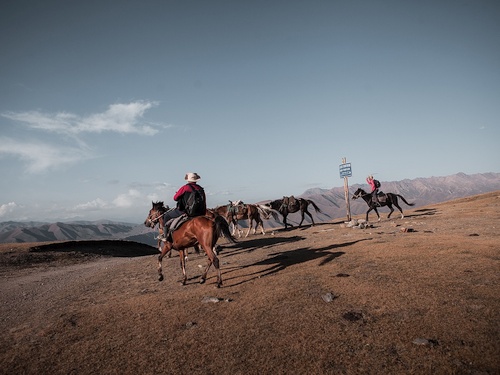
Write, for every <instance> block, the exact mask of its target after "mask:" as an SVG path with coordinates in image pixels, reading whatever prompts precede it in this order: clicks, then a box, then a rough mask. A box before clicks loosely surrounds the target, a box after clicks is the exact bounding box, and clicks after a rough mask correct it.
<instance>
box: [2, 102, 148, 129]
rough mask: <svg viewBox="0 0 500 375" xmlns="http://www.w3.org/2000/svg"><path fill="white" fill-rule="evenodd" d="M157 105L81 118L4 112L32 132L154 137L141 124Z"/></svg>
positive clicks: (124, 107) (123, 107)
mask: <svg viewBox="0 0 500 375" xmlns="http://www.w3.org/2000/svg"><path fill="white" fill-rule="evenodd" d="M156 105H158V103H156V102H147V101H138V102H131V103H127V104H121V103H119V104H112V105H110V106H109V107H108V109H107V110H106V111H105V112H103V113H96V114H92V115H90V116H87V117H80V116H77V115H75V114H72V113H67V112H59V113H55V114H47V113H42V112H39V111H29V112H18V113H16V112H5V113H2V114H1V115H2V116H3V117H6V118H8V119H11V120H14V121H19V122H23V123H26V124H27V125H28V126H29V127H31V128H32V129H38V130H44V131H48V132H53V133H58V134H65V135H73V136H74V135H77V134H80V133H102V132H106V131H109V132H116V133H122V134H142V135H154V134H156V133H158V130H157V129H155V128H154V127H152V126H150V125H148V124H140V119H141V118H142V116H143V115H144V113H145V112H146V111H147V110H148V109H150V108H152V107H154V106H156Z"/></svg>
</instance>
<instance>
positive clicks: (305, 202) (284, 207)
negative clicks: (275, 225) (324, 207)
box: [265, 196, 321, 229]
mask: <svg viewBox="0 0 500 375" xmlns="http://www.w3.org/2000/svg"><path fill="white" fill-rule="evenodd" d="M309 204H311V205H312V206H313V207H314V209H315V210H316V212H320V213H321V210H320V209H319V207H318V206H317V205H316V203H314V202H313V201H312V200H310V199H304V198H295V197H293V196H291V197H283V199H276V200H274V201H271V202H269V203H266V204H265V206H267V207H269V208H271V209H273V210H276V211H278V212H279V213H280V214H281V215H282V216H283V224H285V229H287V227H288V225H290V226H292V224H288V223H287V221H286V217H287V216H288V214H293V213H294V212H297V211H300V214H301V220H300V223H299V227H300V226H301V225H302V222H303V221H304V214H306V215H308V216H309V217H310V218H311V221H312V225H314V219H313V217H312V215H311V214H310V213H309V210H308V206H309Z"/></svg>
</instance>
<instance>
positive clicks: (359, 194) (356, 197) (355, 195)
mask: <svg viewBox="0 0 500 375" xmlns="http://www.w3.org/2000/svg"><path fill="white" fill-rule="evenodd" d="M367 195H370V194H368V193H366V192H365V193H364V194H362V191H360V192H359V193H358V194H354V195H353V196H352V199H358V198H363V197H365V196H367Z"/></svg>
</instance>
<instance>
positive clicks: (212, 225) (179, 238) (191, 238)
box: [144, 202, 236, 288]
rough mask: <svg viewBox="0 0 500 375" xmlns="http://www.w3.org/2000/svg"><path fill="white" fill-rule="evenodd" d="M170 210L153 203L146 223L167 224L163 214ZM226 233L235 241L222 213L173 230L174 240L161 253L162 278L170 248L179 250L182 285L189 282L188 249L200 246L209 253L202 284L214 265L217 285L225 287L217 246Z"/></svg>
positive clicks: (192, 220) (149, 225) (189, 221)
mask: <svg viewBox="0 0 500 375" xmlns="http://www.w3.org/2000/svg"><path fill="white" fill-rule="evenodd" d="M166 211H167V209H166V208H165V206H164V205H163V202H156V203H154V202H153V207H152V208H151V210H150V211H149V214H148V217H147V218H146V221H145V222H144V225H146V226H147V227H150V228H154V227H155V225H156V223H158V224H159V225H160V227H163V226H164V225H165V223H164V221H163V217H164V214H165V212H166ZM221 235H223V236H224V237H225V238H226V239H227V240H228V241H229V242H231V243H235V242H236V241H235V239H234V237H233V236H232V235H231V232H230V231H229V225H228V223H227V222H226V221H225V220H224V218H223V217H221V216H215V217H214V218H209V217H207V216H197V217H194V218H191V219H189V220H188V221H186V222H185V223H183V224H181V226H180V227H179V228H178V229H176V230H175V231H174V232H173V233H172V240H173V242H169V241H166V242H165V245H164V246H163V249H162V250H161V253H160V255H159V256H158V275H159V280H160V281H162V280H163V272H162V259H163V257H164V256H165V254H167V253H168V252H169V251H170V250H171V249H174V250H177V251H178V252H179V257H180V261H181V268H182V274H183V279H182V285H185V284H186V281H187V275H186V258H185V255H186V253H185V252H186V250H187V248H189V247H193V246H195V245H199V246H200V247H201V248H202V249H203V250H204V251H205V253H206V254H207V262H208V264H207V267H206V268H205V270H204V271H203V274H202V275H201V278H200V283H201V284H203V283H204V282H205V280H206V278H207V273H208V270H209V269H210V266H211V265H212V264H213V265H214V267H215V269H216V270H217V287H218V288H219V287H221V286H222V275H221V271H220V268H219V258H217V253H216V251H215V245H216V243H217V240H218V239H219V237H220V236H221Z"/></svg>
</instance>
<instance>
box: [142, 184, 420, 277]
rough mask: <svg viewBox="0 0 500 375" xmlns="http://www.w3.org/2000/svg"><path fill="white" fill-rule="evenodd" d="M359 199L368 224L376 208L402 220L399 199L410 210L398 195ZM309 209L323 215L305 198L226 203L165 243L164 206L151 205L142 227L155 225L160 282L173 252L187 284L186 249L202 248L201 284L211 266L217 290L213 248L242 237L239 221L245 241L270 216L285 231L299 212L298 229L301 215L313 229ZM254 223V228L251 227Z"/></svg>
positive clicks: (189, 222) (187, 224)
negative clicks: (396, 212)
mask: <svg viewBox="0 0 500 375" xmlns="http://www.w3.org/2000/svg"><path fill="white" fill-rule="evenodd" d="M358 198H362V199H363V200H364V201H365V202H366V203H367V205H368V211H366V221H368V214H369V213H370V212H371V211H372V210H374V211H375V213H376V214H377V217H378V220H379V221H380V215H379V213H378V210H377V207H379V206H380V207H383V206H387V207H388V208H389V209H390V212H389V215H388V218H390V217H391V214H392V213H393V212H394V208H393V207H392V206H393V205H394V206H395V207H397V208H398V209H399V211H400V212H401V218H403V217H404V215H403V210H402V209H401V207H400V206H399V203H398V198H401V200H402V201H403V202H404V203H406V204H407V205H409V206H413V205H414V203H408V202H407V201H406V199H405V198H404V197H403V196H402V195H400V194H394V193H386V194H384V193H380V194H379V196H378V201H379V202H378V204H377V203H375V202H373V201H372V196H371V194H370V193H367V192H365V191H364V190H363V189H361V188H360V189H357V190H356V192H355V193H354V195H353V196H352V199H358ZM309 205H311V206H312V207H313V208H314V210H315V211H316V212H317V213H322V211H321V209H320V208H319V207H318V206H317V205H316V203H314V202H313V201H312V200H310V199H305V198H295V197H293V196H290V197H283V199H276V200H273V201H270V202H269V203H265V204H246V203H243V202H241V201H237V202H229V204H227V205H223V206H217V207H215V208H214V209H207V212H206V215H205V216H197V217H194V218H191V219H189V220H187V221H186V222H184V223H183V224H182V225H180V226H179V227H178V228H177V229H176V230H174V231H173V232H172V238H171V241H166V233H163V228H164V227H165V222H164V216H165V215H164V214H165V213H166V212H167V210H168V208H167V207H165V205H164V203H163V202H161V201H160V202H152V208H151V209H150V210H149V213H148V216H147V218H146V220H145V221H144V225H145V226H147V227H150V228H155V227H156V225H158V228H159V232H160V236H159V237H158V250H159V251H160V255H159V256H158V275H159V280H160V281H162V280H163V271H162V260H163V258H164V257H165V255H167V254H169V255H170V253H171V251H172V249H173V250H177V251H178V252H179V257H180V263H181V269H182V274H183V278H182V281H181V283H182V284H183V285H184V284H186V282H187V274H186V260H187V249H188V248H190V247H194V248H195V250H196V251H197V252H199V248H200V247H201V248H202V249H203V251H204V252H205V254H206V256H207V266H206V267H205V269H204V271H203V272H202V275H201V278H200V283H204V282H205V280H206V278H207V273H208V271H209V269H210V267H211V266H212V264H213V265H214V267H215V269H216V272H217V281H216V286H217V287H221V286H222V275H221V270H220V265H219V259H218V257H217V250H216V245H217V241H218V239H219V238H220V237H222V236H223V237H224V238H226V239H227V240H228V241H229V242H230V243H236V238H235V236H236V233H238V235H239V237H241V235H242V231H241V230H240V229H239V227H238V221H240V220H247V222H248V230H247V233H246V235H245V237H247V236H248V235H249V233H250V231H251V230H253V233H254V234H255V233H256V232H257V229H258V228H259V227H260V228H261V233H262V234H265V230H264V223H263V220H262V218H264V219H269V218H270V217H271V216H272V217H273V218H274V219H275V220H277V219H278V218H279V215H278V214H280V215H281V216H282V218H283V224H284V226H285V230H286V229H287V228H288V226H292V225H291V224H288V222H287V216H288V215H289V214H291V213H295V212H299V211H300V213H301V220H300V223H299V227H300V226H302V223H303V221H304V215H308V216H309V218H310V219H311V222H312V225H315V222H314V218H313V216H312V215H311V213H310V212H309V210H308V208H309ZM253 222H255V227H254V226H253ZM230 225H232V226H233V230H232V231H231V230H230Z"/></svg>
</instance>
